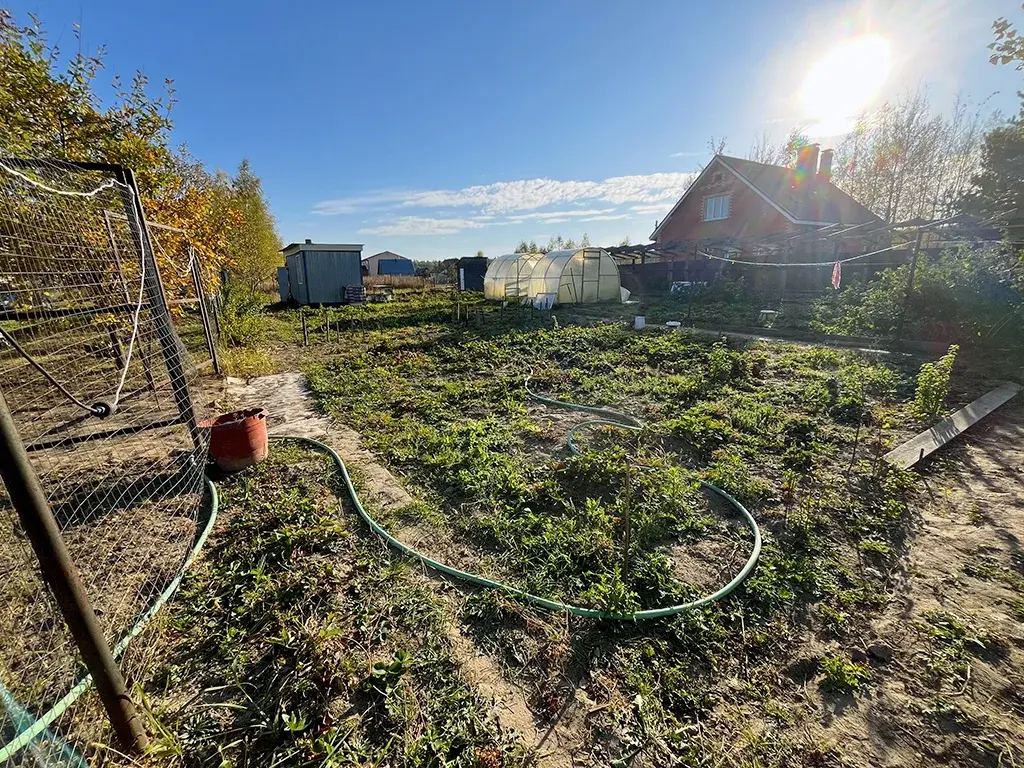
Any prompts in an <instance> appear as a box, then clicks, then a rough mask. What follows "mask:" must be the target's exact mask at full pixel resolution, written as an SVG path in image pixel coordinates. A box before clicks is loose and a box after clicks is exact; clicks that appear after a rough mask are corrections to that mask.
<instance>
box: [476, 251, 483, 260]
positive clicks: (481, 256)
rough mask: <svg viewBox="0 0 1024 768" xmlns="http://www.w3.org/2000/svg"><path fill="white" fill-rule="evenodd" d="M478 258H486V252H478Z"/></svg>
mask: <svg viewBox="0 0 1024 768" xmlns="http://www.w3.org/2000/svg"><path fill="white" fill-rule="evenodd" d="M476 257H477V258H478V259H482V258H483V257H484V252H483V251H477V252H476Z"/></svg>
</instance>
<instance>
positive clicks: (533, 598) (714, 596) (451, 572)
mask: <svg viewBox="0 0 1024 768" xmlns="http://www.w3.org/2000/svg"><path fill="white" fill-rule="evenodd" d="M528 382H529V377H527V383H528ZM526 391H527V393H528V394H529V395H530V397H532V398H533V399H534V400H536V401H538V402H540V403H544V404H545V405H551V406H556V407H559V408H568V409H570V410H574V411H583V412H586V413H593V414H595V415H598V416H601V417H602V418H597V419H588V420H587V421H584V422H581V423H579V424H577V425H575V426H574V427H573V428H572V429H570V430H569V434H568V436H567V438H566V445H567V446H568V448H569V450H570V451H571V452H572V453H573V454H575V455H577V456H578V455H579V454H580V450H579V448H578V447H577V446H576V444H575V442H574V441H573V437H574V435H575V433H576V432H577V431H578V430H580V429H582V428H586V427H595V426H606V427H619V428H621V429H632V430H639V429H642V428H643V424H642V423H641V422H640V421H639V420H638V419H635V418H634V417H632V416H628V415H627V414H624V413H619V412H618V411H613V410H610V409H608V408H596V407H594V406H589V405H576V404H574V403H566V402H563V401H561V400H555V399H553V398H550V397H542V396H541V395H538V394H535V393H534V392H531V391H530V389H529V387H528V386H527V388H526ZM273 439H278V440H293V441H296V442H301V443H305V444H307V445H310V446H312V447H313V448H315V449H316V450H318V451H322V452H324V453H326V454H327V455H328V456H330V457H331V458H332V459H333V460H334V463H335V465H336V466H337V468H338V469H339V470H340V471H341V476H342V478H344V480H345V487H346V489H347V490H348V495H349V497H350V498H351V499H352V503H353V504H354V505H355V508H356V511H357V512H358V513H359V516H360V517H361V518H363V521H364V522H365V523H366V524H367V525H368V526H370V530H372V531H373V532H374V533H375V534H377V535H378V536H380V537H381V538H382V539H384V540H385V541H386V542H387V543H388V544H390V545H391V546H392V547H394V548H395V549H397V550H398V551H399V552H402V553H404V554H406V555H409V556H410V557H412V558H415V559H416V560H419V561H420V562H421V563H423V564H424V565H426V566H428V567H430V568H432V569H434V570H435V571H440V572H441V573H444V574H447V575H448V576H451V577H453V578H455V579H458V580H460V581H465V582H468V583H470V584H476V585H477V586H480V587H486V588H488V589H497V590H500V591H502V592H506V593H508V594H511V595H514V596H515V597H518V598H519V599H521V600H523V601H525V602H527V603H532V604H533V605H539V606H540V607H542V608H547V609H549V610H552V611H565V612H567V613H571V614H573V615H574V616H585V617H588V618H593V619H613V620H617V621H637V620H640V619H658V618H662V617H665V616H675V615H676V614H678V613H682V612H684V611H689V610H692V609H694V608H699V607H701V606H702V605H707V604H708V603H713V602H715V601H718V600H721V599H722V598H724V597H726V596H727V595H729V594H730V593H732V591H733V590H735V589H736V587H738V586H739V585H740V584H741V583H742V582H743V580H744V579H745V578H747V576H748V575H749V574H750V572H751V571H752V570H753V569H754V566H755V565H756V564H757V559H758V557H759V556H760V554H761V530H760V528H758V527H757V522H756V521H755V520H754V518H753V516H752V515H751V514H750V512H748V511H747V510H746V508H745V507H744V506H743V505H742V504H740V503H739V502H738V501H737V500H736V499H734V498H733V497H732V496H730V495H729V494H728V493H726V492H725V491H723V490H722V489H721V488H718V487H717V486H714V485H712V484H711V483H708V482H705V481H704V480H700V481H699V482H700V484H701V485H702V486H703V487H705V488H708V489H709V490H711V491H714V492H715V493H717V494H718V495H719V496H721V497H722V498H723V499H725V500H726V501H728V502H729V503H730V504H732V506H733V507H735V508H736V509H737V510H739V512H740V514H741V515H742V516H743V519H744V520H745V521H746V523H747V525H748V526H750V530H751V531H752V532H753V534H754V547H753V550H752V551H751V553H750V557H749V558H747V562H746V563H745V564H744V566H743V568H741V569H740V572H739V573H737V574H736V576H734V577H733V579H732V580H731V581H730V582H729V583H728V584H726V585H725V586H724V587H722V588H721V589H719V590H718V591H716V592H713V593H711V594H710V595H705V596H704V597H701V598H698V599H697V600H692V601H690V602H688V603H680V604H679V605H671V606H668V607H666V608H651V609H648V610H645V611H635V612H633V613H624V614H622V613H608V612H605V611H600V610H597V609H594V608H580V607H579V606H575V605H567V604H565V603H561V602H558V601H557V600H549V599H547V598H545V597H539V596H538V595H533V594H530V593H529V592H526V591H524V590H521V589H517V588H515V587H511V586H509V585H507V584H502V583H500V582H497V581H492V580H491V579H487V578H484V577H483V576H478V575H476V574H473V573H469V572H467V571H461V570H459V569H458V568H452V567H451V566H450V565H445V564H444V563H441V562H439V561H437V560H434V559H433V558H431V557H428V556H427V555H424V554H423V553H421V552H418V551H417V550H415V549H413V548H412V547H410V546H408V545H407V544H404V543H402V542H401V541H399V540H398V539H396V538H395V537H394V536H392V535H391V534H390V533H388V532H387V531H386V530H384V528H383V527H382V526H381V525H380V524H379V523H378V522H377V521H376V520H374V519H373V517H372V516H371V515H370V513H369V512H367V511H366V509H365V508H364V507H363V505H362V502H360V501H359V494H357V493H356V489H355V486H354V485H353V484H352V478H351V477H350V476H349V474H348V469H346V467H345V462H344V461H342V459H341V457H340V456H339V455H338V454H337V452H336V451H335V450H334V449H333V448H331V447H330V446H329V445H325V444H324V443H322V442H320V441H319V440H314V439H313V438H311V437H299V436H288V435H281V436H273Z"/></svg>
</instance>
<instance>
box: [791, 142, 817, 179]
mask: <svg viewBox="0 0 1024 768" xmlns="http://www.w3.org/2000/svg"><path fill="white" fill-rule="evenodd" d="M817 170H818V145H817V144H808V145H806V146H803V147H800V151H799V152H797V155H796V176H797V179H798V180H803V179H809V178H811V176H813V175H814V173H815V171H817Z"/></svg>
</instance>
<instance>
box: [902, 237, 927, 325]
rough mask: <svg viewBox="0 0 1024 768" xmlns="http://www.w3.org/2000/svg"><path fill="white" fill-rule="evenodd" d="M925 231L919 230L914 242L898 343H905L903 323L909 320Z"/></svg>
mask: <svg viewBox="0 0 1024 768" xmlns="http://www.w3.org/2000/svg"><path fill="white" fill-rule="evenodd" d="M923 234H924V230H923V229H921V227H918V228H917V239H916V240H915V241H914V253H913V255H912V256H911V257H910V274H909V275H908V276H907V292H906V294H905V295H904V296H903V307H902V309H900V320H899V323H898V324H897V326H896V341H898V342H899V341H903V322H904V321H905V320H906V318H907V306H908V305H909V304H910V296H911V294H913V292H914V273H915V272H916V271H917V252H918V251H919V250H921V237H922V235H923Z"/></svg>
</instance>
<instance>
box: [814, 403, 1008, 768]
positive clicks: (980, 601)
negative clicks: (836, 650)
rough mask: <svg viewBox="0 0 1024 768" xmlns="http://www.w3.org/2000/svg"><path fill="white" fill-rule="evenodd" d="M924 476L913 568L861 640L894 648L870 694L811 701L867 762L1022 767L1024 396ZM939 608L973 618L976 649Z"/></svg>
mask: <svg viewBox="0 0 1024 768" xmlns="http://www.w3.org/2000/svg"><path fill="white" fill-rule="evenodd" d="M922 474H923V477H924V479H925V484H926V487H927V488H926V490H924V491H922V492H921V493H920V494H919V496H918V498H917V500H916V503H914V504H912V509H913V511H914V512H915V513H916V515H917V516H918V521H917V528H916V530H915V531H914V533H913V534H912V536H911V537H910V540H909V542H908V544H909V551H908V560H907V561H906V570H905V572H904V573H903V574H894V578H895V581H896V587H895V594H894V596H893V598H892V600H891V601H890V603H889V605H888V607H887V608H886V609H885V611H884V612H883V614H882V616H881V617H880V618H879V619H878V620H877V621H875V622H874V623H873V625H872V626H871V628H870V633H869V636H867V637H864V638H862V639H861V647H862V648H863V647H867V646H869V645H871V644H872V643H877V644H882V645H884V646H887V647H888V648H890V649H891V650H892V658H891V660H889V661H887V662H881V663H880V662H878V660H874V668H873V670H872V678H873V679H872V684H871V686H870V688H869V692H868V693H867V694H866V695H865V696H864V697H858V699H857V700H855V701H846V702H839V703H836V702H832V703H831V704H829V703H826V702H824V701H821V702H819V703H818V705H817V706H816V707H812V709H814V710H816V711H815V719H817V721H818V722H817V724H816V725H817V726H818V727H819V728H820V729H821V731H822V735H823V736H824V737H826V738H827V739H829V740H831V741H833V742H835V743H838V744H842V745H843V752H844V753H845V754H846V755H848V756H850V757H853V758H854V759H855V764H856V765H864V766H869V765H870V766H876V765H882V766H913V768H920V766H931V765H951V764H952V765H971V766H1003V765H1006V766H1012V765H1020V764H1021V763H1020V760H1021V758H1022V755H1024V752H1022V751H1021V747H1022V745H1024V623H1022V622H1024V616H1022V615H1021V611H1022V607H1024V603H1022V602H1021V601H1022V600H1024V592H1022V587H1024V549H1022V546H1024V541H1022V538H1021V537H1024V403H1021V402H1017V401H1013V402H1011V403H1010V404H1009V405H1007V406H1005V407H1004V409H1002V410H1001V411H1000V412H998V413H996V414H994V415H993V416H992V417H991V418H990V419H989V420H987V421H986V422H984V423H982V424H979V425H978V426H977V427H975V428H974V429H972V430H971V431H970V432H968V433H967V434H965V435H964V436H963V437H962V438H960V439H958V441H957V442H956V443H954V444H952V445H950V446H949V448H947V449H945V450H944V451H943V452H940V454H938V455H937V457H936V458H935V460H934V461H932V462H931V463H930V464H929V465H928V466H926V467H924V468H923V470H922ZM940 612H941V613H940ZM940 615H945V616H950V617H952V618H953V619H954V620H955V621H957V622H960V623H961V624H962V625H963V627H965V628H966V634H967V636H968V640H967V642H966V643H965V645H964V646H962V647H965V648H966V652H963V653H959V654H956V653H953V652H950V651H948V650H947V649H949V648H950V647H951V645H950V643H948V642H946V641H945V640H941V639H940V640H936V638H935V637H934V636H933V631H934V630H932V629H930V627H934V626H941V625H937V624H936V617H937V616H940ZM929 622H930V623H929ZM947 626H948V625H947ZM974 639H978V642H975V640H974ZM958 663H959V664H961V665H965V666H961V667H960V668H959V670H958V671H957V670H956V669H955V667H956V665H957V664H958ZM929 680H930V683H929V682H927V681H929Z"/></svg>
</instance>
